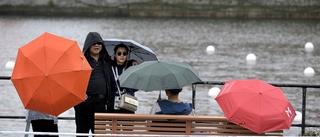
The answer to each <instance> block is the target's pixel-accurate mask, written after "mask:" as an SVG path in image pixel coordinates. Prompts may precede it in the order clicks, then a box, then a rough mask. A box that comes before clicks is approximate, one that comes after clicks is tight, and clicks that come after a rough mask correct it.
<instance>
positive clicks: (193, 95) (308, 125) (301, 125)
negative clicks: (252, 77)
mask: <svg viewBox="0 0 320 137" xmlns="http://www.w3.org/2000/svg"><path fill="white" fill-rule="evenodd" d="M10 78H11V77H10V76H0V80H10ZM199 84H206V85H224V82H217V81H203V82H198V83H194V84H192V104H193V107H195V95H196V85H199ZM269 84H271V85H273V86H277V87H295V88H301V89H302V112H301V113H302V120H301V124H292V125H291V126H294V127H301V134H302V135H303V134H305V128H306V127H320V125H319V124H306V119H305V115H306V113H305V111H306V98H307V89H308V88H319V89H320V85H302V84H278V83H269ZM0 119H25V117H24V116H0ZM58 119H64V120H74V118H73V117H59V118H58Z"/></svg>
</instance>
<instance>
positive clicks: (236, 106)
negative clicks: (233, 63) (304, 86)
mask: <svg viewBox="0 0 320 137" xmlns="http://www.w3.org/2000/svg"><path fill="white" fill-rule="evenodd" d="M216 101H217V102H218V104H219V106H220V107H221V109H222V111H223V113H224V115H225V116H226V118H227V119H228V120H229V121H231V122H233V123H235V124H237V125H240V126H242V127H245V128H247V129H250V130H252V131H254V132H256V133H263V132H268V131H276V130H282V129H289V128H290V126H291V123H292V121H293V119H294V117H295V116H296V113H295V110H294V109H293V107H292V105H291V104H290V102H289V101H288V99H287V98H286V97H285V96H284V94H283V93H282V91H281V90H280V88H278V87H275V86H272V85H270V84H268V83H266V82H263V81H261V80H259V79H249V80H231V81H227V82H226V83H225V84H224V86H223V87H222V89H221V91H220V93H219V94H218V96H217V97H216Z"/></svg>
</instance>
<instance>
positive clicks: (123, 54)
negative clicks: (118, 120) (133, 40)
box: [107, 44, 137, 113]
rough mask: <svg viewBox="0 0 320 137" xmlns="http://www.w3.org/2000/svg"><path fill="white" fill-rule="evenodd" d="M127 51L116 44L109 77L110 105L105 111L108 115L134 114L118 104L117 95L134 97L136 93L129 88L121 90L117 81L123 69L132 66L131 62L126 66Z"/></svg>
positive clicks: (121, 45)
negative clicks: (110, 88)
mask: <svg viewBox="0 0 320 137" xmlns="http://www.w3.org/2000/svg"><path fill="white" fill-rule="evenodd" d="M128 51H129V49H128V47H127V46H126V45H124V44H118V45H116V46H115V47H114V61H113V65H112V68H111V69H112V73H113V75H112V76H111V81H112V82H111V83H112V93H111V100H110V101H109V102H110V105H109V106H108V109H107V110H108V113H134V112H132V111H129V110H126V109H122V108H120V107H119V104H118V102H119V101H120V99H119V98H120V97H119V94H121V95H122V94H130V95H131V96H134V93H135V92H136V91H137V90H136V89H131V88H121V87H120V83H119V80H118V77H119V76H120V75H121V74H122V73H123V72H124V71H125V69H127V68H128V67H130V66H132V65H133V64H132V62H130V63H131V64H128V61H127V55H128ZM127 66H128V67H127Z"/></svg>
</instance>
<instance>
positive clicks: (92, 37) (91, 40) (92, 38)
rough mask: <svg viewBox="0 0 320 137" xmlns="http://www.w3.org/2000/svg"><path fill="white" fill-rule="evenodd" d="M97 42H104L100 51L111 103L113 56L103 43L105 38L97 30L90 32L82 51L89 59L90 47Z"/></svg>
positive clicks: (108, 97) (108, 98)
mask: <svg viewBox="0 0 320 137" xmlns="http://www.w3.org/2000/svg"><path fill="white" fill-rule="evenodd" d="M95 43H101V44H102V50H101V52H100V58H102V60H103V62H102V66H103V71H104V77H105V80H106V84H107V85H106V87H107V93H106V95H107V100H106V102H107V104H108V105H109V102H108V101H109V100H110V97H111V80H110V79H111V76H112V70H111V65H112V60H111V57H110V55H109V54H108V51H107V49H106V47H105V45H104V44H103V40H102V38H101V36H100V34H99V33H97V32H89V34H88V35H87V38H86V40H85V42H84V46H83V49H82V52H83V54H84V56H85V57H86V58H87V60H88V59H89V58H91V57H90V54H89V49H90V47H91V46H92V45H93V44H95Z"/></svg>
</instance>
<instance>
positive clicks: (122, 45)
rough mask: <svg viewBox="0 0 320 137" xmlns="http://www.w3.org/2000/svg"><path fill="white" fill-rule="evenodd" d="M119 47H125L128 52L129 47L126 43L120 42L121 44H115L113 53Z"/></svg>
mask: <svg viewBox="0 0 320 137" xmlns="http://www.w3.org/2000/svg"><path fill="white" fill-rule="evenodd" d="M119 48H125V49H126V50H127V52H129V48H128V47H127V46H126V45H124V44H122V43H121V44H118V45H116V46H115V47H114V49H113V53H114V54H116V52H117V50H118V49H119Z"/></svg>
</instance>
